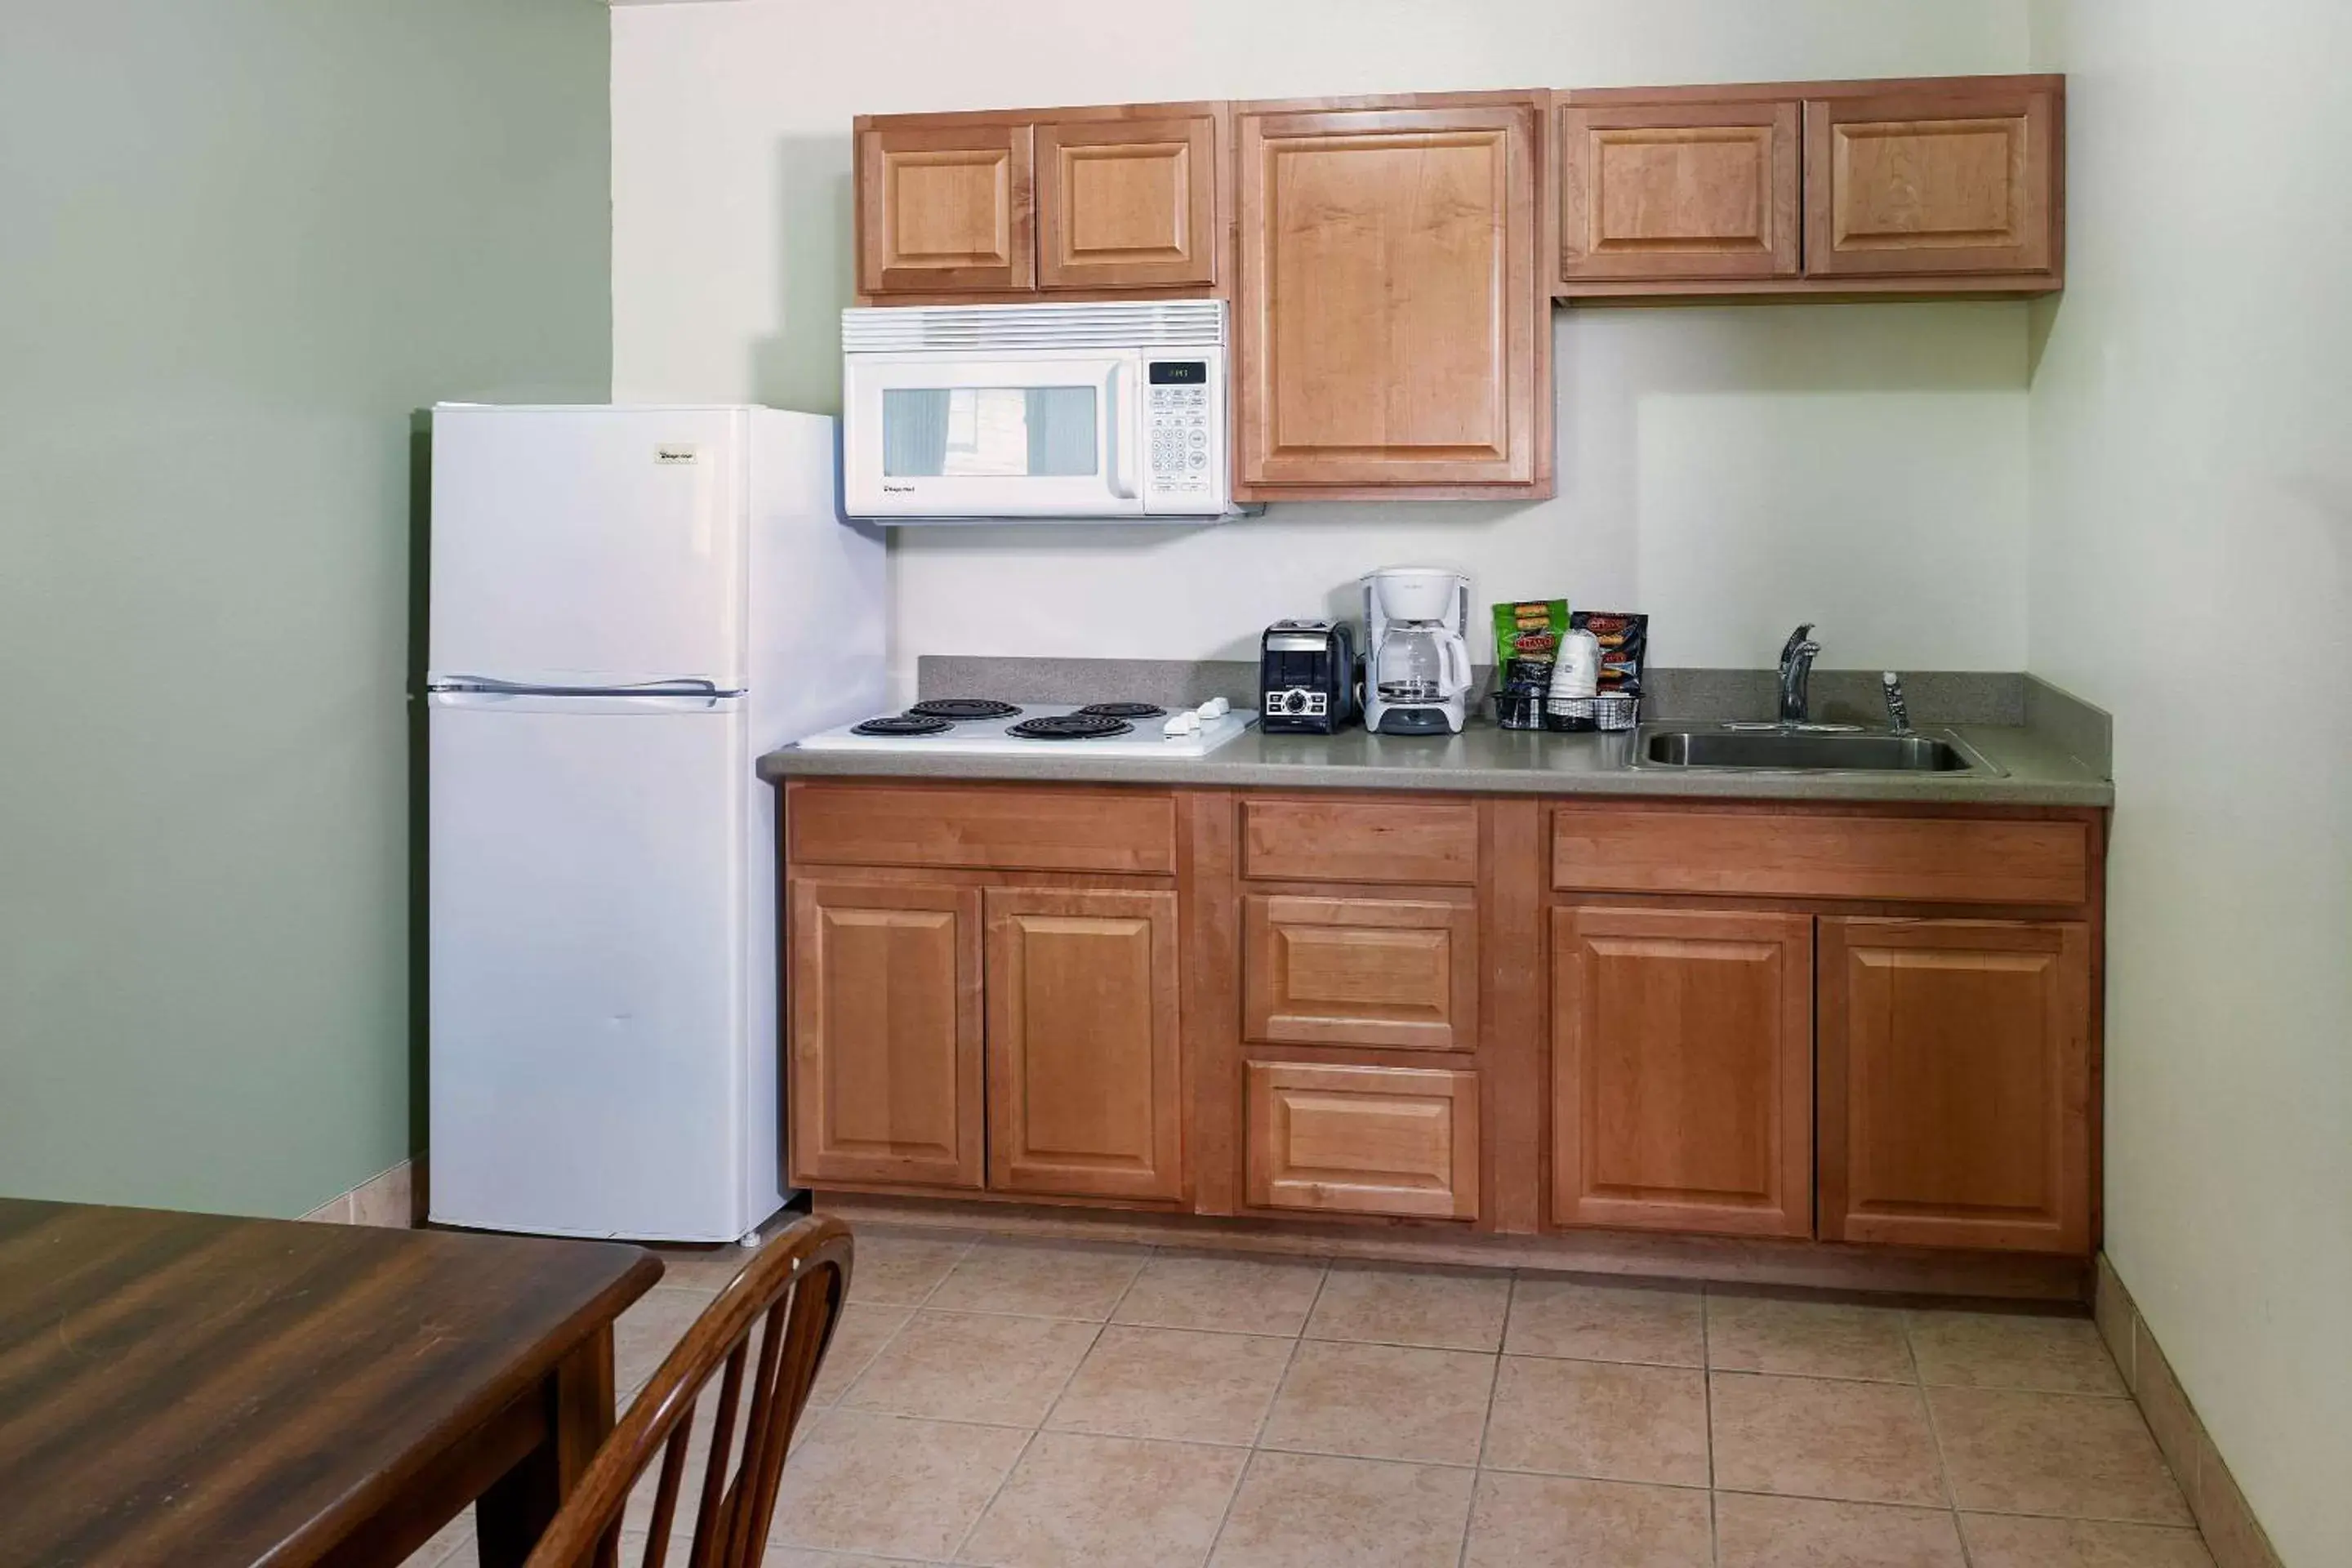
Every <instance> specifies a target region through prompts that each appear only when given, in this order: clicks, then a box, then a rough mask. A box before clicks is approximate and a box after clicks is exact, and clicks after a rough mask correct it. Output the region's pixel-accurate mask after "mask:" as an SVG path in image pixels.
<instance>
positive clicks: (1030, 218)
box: [857, 124, 1037, 294]
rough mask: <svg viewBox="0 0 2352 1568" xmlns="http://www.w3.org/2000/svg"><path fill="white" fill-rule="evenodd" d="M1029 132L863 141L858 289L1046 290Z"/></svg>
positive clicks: (905, 130)
mask: <svg viewBox="0 0 2352 1568" xmlns="http://www.w3.org/2000/svg"><path fill="white" fill-rule="evenodd" d="M1032 142H1033V133H1032V131H1031V128H1030V127H1028V126H1026V125H988V124H975V125H951V126H943V127H936V128H929V129H916V128H912V127H892V128H889V129H869V130H866V131H862V132H859V133H858V137H857V287H858V289H859V290H860V291H862V292H864V293H867V294H890V293H901V294H930V293H957V292H967V291H968V292H982V293H986V292H1003V291H1006V290H1011V289H1034V287H1035V286H1036V282H1037V234H1036V222H1035V212H1034V208H1033V207H1032V205H1031V197H1032V191H1031V183H1030V182H1031V159H1030V152H1031V145H1032Z"/></svg>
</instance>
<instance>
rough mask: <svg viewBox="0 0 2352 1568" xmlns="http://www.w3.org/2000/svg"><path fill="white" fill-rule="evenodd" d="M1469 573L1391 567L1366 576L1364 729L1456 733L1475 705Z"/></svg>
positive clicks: (1411, 567)
mask: <svg viewBox="0 0 2352 1568" xmlns="http://www.w3.org/2000/svg"><path fill="white" fill-rule="evenodd" d="M1469 635H1470V579H1469V578H1467V577H1465V576H1463V575H1462V574H1460V573H1459V572H1446V571H1441V570H1439V569H1436V568H1434V567H1426V566H1391V567H1387V568H1384V569H1383V570H1381V571H1379V572H1375V573H1373V574H1371V575H1370V576H1369V577H1367V578H1365V579H1364V649H1365V652H1364V728H1365V729H1367V730H1375V731H1379V732H1381V734H1384V735H1451V734H1457V733H1459V732H1460V731H1461V729H1462V721H1463V719H1464V717H1465V715H1466V714H1467V713H1468V711H1469V707H1470V644H1469V642H1468V640H1467V639H1468V637H1469Z"/></svg>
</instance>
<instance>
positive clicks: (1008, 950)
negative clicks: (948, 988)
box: [987, 888, 1182, 1198]
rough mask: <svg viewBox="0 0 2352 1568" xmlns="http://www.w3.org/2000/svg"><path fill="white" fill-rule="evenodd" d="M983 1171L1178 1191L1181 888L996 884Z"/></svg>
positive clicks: (1035, 1186) (998, 1179)
mask: <svg viewBox="0 0 2352 1568" xmlns="http://www.w3.org/2000/svg"><path fill="white" fill-rule="evenodd" d="M987 910H988V1080H989V1081H988V1101H989V1155H988V1172H989V1175H988V1181H989V1185H990V1186H991V1187H993V1188H998V1189H1002V1190H1004V1191H1008V1192H1032V1193H1057V1194H1077V1195H1091V1196H1097V1197H1131V1198H1160V1197H1174V1196H1175V1195H1177V1194H1178V1192H1179V1190H1180V1186H1181V1169H1180V1163H1181V1162H1180V1149H1179V1130H1180V1127H1181V1120H1180V1119H1181V1093H1182V1089H1181V1084H1180V1083H1179V1081H1178V1070H1179V1069H1178V1060H1177V1034H1176V1018H1177V1002H1176V986H1177V972H1176V895H1175V894H1173V893H1164V892H1100V893H1097V892H1066V891H1063V890H1062V889H1045V888H991V889H988V893H987Z"/></svg>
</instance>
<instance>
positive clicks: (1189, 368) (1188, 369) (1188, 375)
mask: <svg viewBox="0 0 2352 1568" xmlns="http://www.w3.org/2000/svg"><path fill="white" fill-rule="evenodd" d="M1151 384H1152V385H1154V386H1206V385H1207V384H1209V363H1208V361H1206V360H1197V359H1156V360H1153V361H1152V362H1151Z"/></svg>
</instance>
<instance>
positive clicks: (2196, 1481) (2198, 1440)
mask: <svg viewBox="0 0 2352 1568" xmlns="http://www.w3.org/2000/svg"><path fill="white" fill-rule="evenodd" d="M2093 1290H2094V1295H2093V1310H2094V1312H2095V1315H2096V1317H2097V1319H2098V1323H2099V1337H2100V1338H2102V1339H2104V1340H2105V1341H2106V1342H2107V1350H2108V1352H2110V1353H2112V1354H2113V1355H2114V1356H2115V1358H2116V1366H2117V1367H2119V1368H2121V1369H2122V1371H2123V1374H2124V1384H2125V1385H2126V1387H2128V1388H2129V1389H2130V1390H2131V1392H2132V1397H2133V1398H2134V1399H2136V1400H2137V1401H2138V1402H2139V1410H2140V1414H2141V1415H2143V1416H2145V1417H2146V1418H2147V1426H2148V1430H2149V1431H2151V1432H2153V1433H2155V1434H2156V1446H2157V1447H2159V1448H2161V1449H2162V1450H2164V1461H2165V1463H2166V1464H2168V1465H2170V1466H2171V1467H2172V1474H2173V1479H2176V1480H2178V1481H2179V1483H2180V1489H2181V1491H2182V1492H2183V1493H2185V1494H2187V1496H2188V1499H2189V1510H2190V1511H2192V1512H2193V1513H2195V1514H2196V1516H2197V1528H2198V1529H2200V1530H2201V1531H2204V1532H2205V1548H2206V1550H2207V1551H2209V1552H2211V1553H2212V1554H2213V1563H2214V1568H2282V1564H2281V1563H2280V1561H2279V1554H2278V1552H2277V1551H2276V1550H2275V1549H2274V1548H2273V1546H2272V1545H2271V1542H2270V1537H2269V1536H2268V1535H2267V1534H2265V1533H2264V1532H2263V1526H2262V1521H2260V1520H2257V1519H2256V1518H2255V1517H2254V1510H2252V1509H2251V1508H2249V1507H2248V1506H2247V1505H2246V1494H2245V1493H2244V1492H2242V1491H2241V1490H2240V1489H2239V1488H2238V1480H2237V1478H2236V1477H2234V1476H2232V1475H2231V1473H2230V1466H2229V1462H2228V1461H2227V1460H2225V1459H2223V1458H2221V1450H2220V1449H2219V1448H2216V1447H2214V1446H2213V1439H2212V1437H2211V1436H2210V1435H2208V1434H2207V1432H2206V1430H2205V1423H2204V1422H2203V1421H2202V1420H2201V1419H2200V1418H2199V1416H2198V1415H2197V1409H2196V1406H2194V1405H2191V1404H2189V1395H2188V1394H2187V1393H2186V1392H2185V1391H2184V1390H2183V1389H2182V1388H2181V1386H2180V1380H2179V1378H2178V1377H2175V1376H2174V1375H2173V1373H2172V1363H2170V1362H2169V1361H2167V1360H2166V1359H2165V1355H2164V1350H2163V1348H2162V1347H2161V1346H2159V1345H2158V1343H2157V1342H2156V1336H2155V1335H2154V1334H2152V1333H2150V1332H2148V1328H2147V1320H2146V1319H2144V1318H2142V1317H2141V1316H2140V1315H2139V1307H2138V1305H2137V1303H2136V1302H2134V1301H2133V1300H2132V1298H2131V1292H2130V1291H2129V1290H2127V1289H2125V1288H2124V1282H2123V1279H2122V1278H2121V1277H2120V1276H2119V1275H2117V1274H2116V1269H2115V1265H2114V1264H2112V1263H2110V1262H2108V1261H2107V1255H2106V1254H2105V1253H2104V1252H2103V1253H2101V1254H2099V1261H2098V1277H2097V1279H2096V1281H2095V1284H2094V1287H2093Z"/></svg>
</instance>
